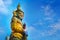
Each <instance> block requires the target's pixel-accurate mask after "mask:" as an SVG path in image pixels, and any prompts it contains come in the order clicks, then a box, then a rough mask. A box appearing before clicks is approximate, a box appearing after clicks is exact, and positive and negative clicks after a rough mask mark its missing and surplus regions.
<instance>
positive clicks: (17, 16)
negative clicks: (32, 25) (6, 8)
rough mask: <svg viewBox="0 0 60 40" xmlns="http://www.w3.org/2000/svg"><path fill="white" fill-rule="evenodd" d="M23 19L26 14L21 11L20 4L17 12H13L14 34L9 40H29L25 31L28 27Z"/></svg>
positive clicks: (12, 25)
mask: <svg viewBox="0 0 60 40" xmlns="http://www.w3.org/2000/svg"><path fill="white" fill-rule="evenodd" d="M23 17H24V12H23V11H22V10H21V9H20V4H18V6H17V10H15V11H14V12H13V17H12V21H11V29H12V33H11V35H10V39H9V40H27V35H26V34H25V31H24V28H25V26H26V25H25V24H23V23H22V19H23Z"/></svg>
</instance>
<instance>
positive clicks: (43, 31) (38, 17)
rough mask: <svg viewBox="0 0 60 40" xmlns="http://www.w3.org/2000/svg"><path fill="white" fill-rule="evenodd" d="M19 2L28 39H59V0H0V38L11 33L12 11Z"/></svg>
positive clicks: (3, 39) (1, 39)
mask: <svg viewBox="0 0 60 40" xmlns="http://www.w3.org/2000/svg"><path fill="white" fill-rule="evenodd" d="M18 3H20V5H21V9H22V10H23V11H24V19H23V23H26V25H27V29H26V30H27V32H28V40H60V0H0V40H5V37H6V36H9V35H10V33H11V28H10V22H11V18H12V13H13V11H14V10H16V7H17V4H18Z"/></svg>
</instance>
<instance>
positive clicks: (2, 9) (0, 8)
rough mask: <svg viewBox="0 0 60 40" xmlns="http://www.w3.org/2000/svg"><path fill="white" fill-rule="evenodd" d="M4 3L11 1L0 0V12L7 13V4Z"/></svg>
mask: <svg viewBox="0 0 60 40" xmlns="http://www.w3.org/2000/svg"><path fill="white" fill-rule="evenodd" d="M5 4H7V5H8V4H11V1H9V0H5V1H3V0H0V13H3V14H7V13H8V12H9V9H8V8H7V5H5Z"/></svg>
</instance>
